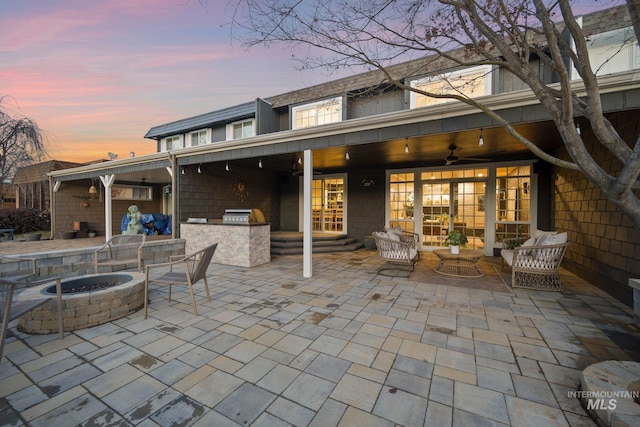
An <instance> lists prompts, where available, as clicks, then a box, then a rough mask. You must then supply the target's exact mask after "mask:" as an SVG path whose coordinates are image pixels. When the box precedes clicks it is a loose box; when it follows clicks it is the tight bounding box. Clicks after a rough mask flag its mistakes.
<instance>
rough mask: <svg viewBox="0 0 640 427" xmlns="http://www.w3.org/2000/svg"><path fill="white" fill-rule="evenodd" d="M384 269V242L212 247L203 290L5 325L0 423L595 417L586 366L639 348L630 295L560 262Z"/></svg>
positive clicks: (638, 353)
mask: <svg viewBox="0 0 640 427" xmlns="http://www.w3.org/2000/svg"><path fill="white" fill-rule="evenodd" d="M420 258H421V259H420V261H419V262H418V263H416V266H415V270H414V271H413V272H411V274H410V275H409V277H386V276H381V275H377V274H376V270H377V269H378V268H379V267H380V266H381V265H382V264H383V263H384V261H383V260H381V259H380V257H379V256H378V254H377V252H376V251H374V250H365V249H363V250H358V251H354V252H344V253H333V254H332V253H328V254H314V255H313V259H314V267H313V277H312V278H309V279H305V278H303V277H302V257H301V256H299V255H293V256H274V257H272V262H270V263H268V264H264V265H260V266H257V267H253V268H244V267H236V266H228V265H219V264H213V265H211V268H209V271H208V274H207V281H208V283H209V288H210V291H211V301H208V300H207V299H206V295H205V290H204V287H202V286H200V287H198V288H197V289H195V288H194V290H195V291H196V296H195V297H196V302H197V305H198V315H197V316H194V313H193V310H192V302H191V297H190V295H189V292H188V289H187V288H182V287H181V288H178V289H177V290H174V291H173V295H172V301H171V302H169V301H168V300H167V298H166V296H167V295H166V293H167V291H168V290H167V287H166V286H151V287H150V299H151V301H152V304H150V305H149V307H148V310H149V312H148V319H146V320H145V319H144V313H143V310H140V311H138V312H136V313H134V314H132V315H129V316H127V317H124V318H121V319H118V320H116V321H112V322H110V323H107V324H104V325H101V326H97V327H93V328H89V329H83V330H77V331H74V332H67V333H66V334H65V337H64V340H59V339H58V336H57V335H26V334H23V333H20V332H18V331H16V329H15V327H12V328H10V330H11V333H12V334H13V336H10V337H9V338H8V339H7V341H6V345H5V349H4V357H3V359H2V361H1V363H0V425H2V426H21V425H29V426H52V425H144V426H151V425H159V426H167V425H178V424H180V425H193V426H212V425H213V426H250V425H253V426H287V425H297V426H307V425H311V426H354V425H367V426H394V425H401V426H418V425H420V426H422V425H429V426H432V425H433V426H439V425H443V426H451V425H453V426H466V425H480V424H482V425H498V426H499V425H513V426H517V425H540V426H542V425H544V426H547V425H572V426H574V425H581V426H591V425H593V426H595V423H594V422H593V421H592V420H591V419H590V418H589V416H588V415H587V414H586V412H585V410H584V409H583V408H582V406H581V405H580V402H579V400H578V399H577V398H573V397H569V395H568V392H570V391H575V390H577V389H578V386H579V381H580V373H581V372H582V370H583V369H584V368H586V367H587V366H589V365H591V364H593V363H596V362H599V361H603V360H610V359H614V360H640V348H639V344H638V343H640V340H639V339H638V338H639V337H640V334H639V332H638V329H637V328H636V327H635V326H634V325H633V312H632V310H631V308H630V307H627V306H625V305H624V304H622V303H621V302H619V301H617V300H615V299H614V298H612V297H610V296H608V295H607V294H605V293H604V292H602V291H601V290H599V289H598V288H596V287H595V286H593V285H591V284H589V283H587V282H585V281H583V280H582V279H580V278H578V277H577V276H575V275H573V274H571V273H568V272H567V271H565V270H563V269H562V268H561V269H560V276H561V278H562V281H563V283H564V286H565V289H564V291H562V292H547V291H538V290H530V289H520V288H515V289H512V288H510V287H509V286H507V284H505V282H504V281H507V282H508V281H509V274H502V273H501V264H500V262H501V261H500V259H498V258H491V257H489V258H486V257H485V258H484V259H482V260H480V261H479V262H478V267H479V269H480V270H481V271H482V272H483V273H485V276H483V277H481V278H477V279H474V280H472V281H471V280H468V279H463V278H462V279H461V278H456V277H448V276H443V275H439V274H437V273H434V272H433V270H432V267H433V266H434V265H436V264H437V259H436V257H435V256H434V255H433V254H430V253H422V254H421V256H420Z"/></svg>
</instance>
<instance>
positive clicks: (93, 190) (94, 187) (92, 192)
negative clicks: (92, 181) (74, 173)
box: [89, 185, 98, 196]
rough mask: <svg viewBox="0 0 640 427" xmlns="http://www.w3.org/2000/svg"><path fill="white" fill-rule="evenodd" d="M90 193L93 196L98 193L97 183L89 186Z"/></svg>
mask: <svg viewBox="0 0 640 427" xmlns="http://www.w3.org/2000/svg"><path fill="white" fill-rule="evenodd" d="M89 194H91V195H92V196H93V195H94V194H98V190H97V189H96V186H95V185H92V186H91V187H89Z"/></svg>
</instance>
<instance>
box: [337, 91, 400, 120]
mask: <svg viewBox="0 0 640 427" xmlns="http://www.w3.org/2000/svg"><path fill="white" fill-rule="evenodd" d="M405 108H407V106H405V99H404V95H403V92H402V91H401V90H392V91H390V92H387V93H371V94H369V95H368V96H366V95H365V96H361V97H358V98H350V99H349V100H348V101H347V117H348V119H357V118H360V117H369V116H375V115H377V114H384V113H390V112H393V111H400V110H404V109H405Z"/></svg>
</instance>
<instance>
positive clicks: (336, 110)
mask: <svg viewBox="0 0 640 427" xmlns="http://www.w3.org/2000/svg"><path fill="white" fill-rule="evenodd" d="M291 115H292V117H293V120H292V123H291V126H292V128H293V129H304V128H308V127H313V126H320V125H326V124H328V123H336V122H341V121H342V98H340V97H338V98H332V99H325V100H323V101H318V102H313V103H311V104H304V105H299V106H297V107H293V108H292V109H291Z"/></svg>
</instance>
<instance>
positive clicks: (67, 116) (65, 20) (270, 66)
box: [0, 0, 341, 162]
mask: <svg viewBox="0 0 640 427" xmlns="http://www.w3.org/2000/svg"><path fill="white" fill-rule="evenodd" d="M227 4H228V3H227V0H209V1H206V2H201V1H197V0H191V1H189V0H109V1H87V0H47V1H39V0H21V1H5V0H3V1H1V2H0V28H1V29H2V30H0V97H2V96H4V97H5V98H4V100H3V102H2V108H3V109H4V110H5V111H6V112H8V113H10V114H11V115H12V116H26V117H29V118H31V119H33V120H34V121H35V122H36V123H37V124H38V125H39V126H40V128H42V130H43V131H44V134H45V136H46V139H47V143H48V149H49V154H50V157H51V158H52V159H57V160H67V161H78V162H82V161H92V160H97V159H101V158H107V152H109V151H111V152H114V153H117V154H119V157H120V158H123V157H128V156H129V152H130V151H134V152H135V153H136V155H143V154H149V153H153V152H155V150H156V145H155V142H154V141H152V140H149V139H144V138H143V137H144V135H145V133H146V132H147V130H149V128H151V127H152V126H155V125H159V124H163V123H166V122H169V121H174V120H177V119H181V118H185V117H189V116H192V115H196V114H202V113H206V112H209V111H213V110H217V109H219V108H224V107H228V106H232V105H235V104H239V103H243V102H246V101H251V100H253V99H255V98H256V97H258V96H259V97H268V96H272V95H277V94H280V93H285V92H288V91H290V90H295V89H300V88H303V87H306V86H309V85H313V84H316V83H320V82H322V81H326V80H331V79H335V78H338V77H341V76H339V75H335V74H334V75H330V74H329V73H328V72H321V71H304V72H302V71H298V70H297V69H296V63H295V62H293V61H292V60H291V52H290V51H286V50H285V49H283V48H282V47H275V48H271V49H266V48H260V49H252V50H251V51H249V52H247V50H246V49H245V48H244V47H243V46H242V45H241V44H240V43H239V42H238V41H237V40H232V36H231V27H230V26H229V25H228V23H229V22H230V20H231V13H232V12H233V11H232V10H230V9H229V8H228V6H227ZM234 31H235V29H234Z"/></svg>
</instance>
